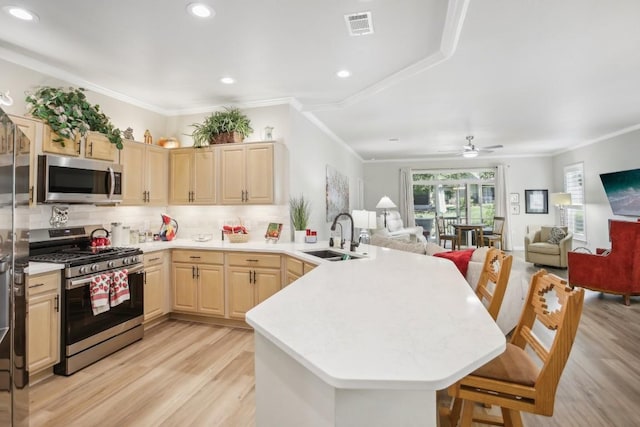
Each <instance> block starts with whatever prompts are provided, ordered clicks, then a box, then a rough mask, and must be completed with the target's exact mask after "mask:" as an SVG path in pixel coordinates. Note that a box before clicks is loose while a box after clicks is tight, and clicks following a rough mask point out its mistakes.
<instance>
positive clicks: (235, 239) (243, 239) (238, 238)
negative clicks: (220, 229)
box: [225, 233, 249, 243]
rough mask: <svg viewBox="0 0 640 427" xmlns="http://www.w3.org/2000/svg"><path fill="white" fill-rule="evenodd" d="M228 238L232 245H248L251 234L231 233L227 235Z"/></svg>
mask: <svg viewBox="0 0 640 427" xmlns="http://www.w3.org/2000/svg"><path fill="white" fill-rule="evenodd" d="M225 236H226V238H227V239H229V242H231V243H247V242H248V241H249V234H248V233H247V234H241V233H230V234H225Z"/></svg>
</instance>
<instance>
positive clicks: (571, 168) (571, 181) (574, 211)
mask: <svg viewBox="0 0 640 427" xmlns="http://www.w3.org/2000/svg"><path fill="white" fill-rule="evenodd" d="M563 177H564V191H565V192H566V193H571V205H569V206H567V207H566V220H567V226H568V227H569V231H571V233H573V238H574V240H580V241H584V242H586V241H587V218H586V210H585V208H584V207H585V206H586V201H585V191H584V181H585V177H584V163H583V162H580V163H573V164H571V165H567V166H565V167H564V173H563ZM579 216H582V228H581V229H580V228H576V224H578V222H577V221H576V218H578V217H579Z"/></svg>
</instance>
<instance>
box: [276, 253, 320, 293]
mask: <svg viewBox="0 0 640 427" xmlns="http://www.w3.org/2000/svg"><path fill="white" fill-rule="evenodd" d="M314 268H316V265H315V264H311V263H309V262H306V261H302V260H300V259H298V258H294V257H291V256H290V257H287V277H286V282H285V283H284V285H285V286H287V285H290V284H291V283H293V282H295V281H296V280H298V279H299V278H301V277H302V276H304V275H305V274H307V273H308V272H310V271H311V270H313V269H314Z"/></svg>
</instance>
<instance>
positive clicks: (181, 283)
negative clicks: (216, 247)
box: [172, 250, 225, 316]
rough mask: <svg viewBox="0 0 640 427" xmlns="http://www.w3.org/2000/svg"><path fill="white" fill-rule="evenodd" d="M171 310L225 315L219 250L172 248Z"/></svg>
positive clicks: (221, 261) (221, 262)
mask: <svg viewBox="0 0 640 427" xmlns="http://www.w3.org/2000/svg"><path fill="white" fill-rule="evenodd" d="M172 259H173V262H172V270H173V274H172V277H173V310H175V311H179V312H186V313H199V314H208V315H214V316H224V314H225V310H224V266H223V262H224V257H223V255H222V253H221V252H215V251H192V250H174V251H173V254H172Z"/></svg>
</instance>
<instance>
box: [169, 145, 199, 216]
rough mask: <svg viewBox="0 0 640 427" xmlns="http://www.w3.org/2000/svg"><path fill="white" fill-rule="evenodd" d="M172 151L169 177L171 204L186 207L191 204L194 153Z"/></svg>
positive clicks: (189, 151) (189, 150)
mask: <svg viewBox="0 0 640 427" xmlns="http://www.w3.org/2000/svg"><path fill="white" fill-rule="evenodd" d="M192 150H193V149H192V148H190V149H188V150H171V153H170V154H169V158H170V163H171V164H170V168H169V170H170V177H169V203H171V204H173V205H186V204H189V203H190V202H191V161H192V158H193V157H192V153H191V151H192Z"/></svg>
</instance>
